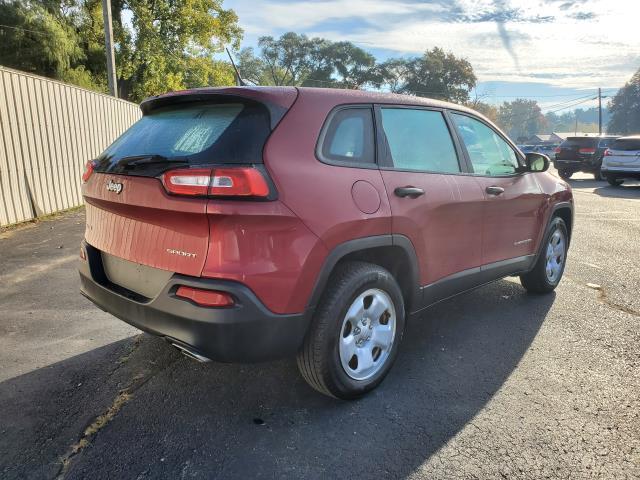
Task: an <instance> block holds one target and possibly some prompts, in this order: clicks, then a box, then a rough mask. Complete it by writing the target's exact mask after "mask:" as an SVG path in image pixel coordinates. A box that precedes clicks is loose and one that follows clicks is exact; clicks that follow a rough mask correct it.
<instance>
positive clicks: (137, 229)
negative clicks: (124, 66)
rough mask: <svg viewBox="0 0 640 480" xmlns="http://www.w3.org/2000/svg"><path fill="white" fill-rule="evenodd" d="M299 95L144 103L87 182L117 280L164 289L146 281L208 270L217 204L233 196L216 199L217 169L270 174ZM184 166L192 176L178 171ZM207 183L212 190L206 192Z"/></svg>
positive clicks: (99, 240)
mask: <svg viewBox="0 0 640 480" xmlns="http://www.w3.org/2000/svg"><path fill="white" fill-rule="evenodd" d="M295 96H296V93H295V90H294V89H290V90H289V91H286V92H285V91H281V92H276V93H274V92H273V91H269V90H267V91H266V92H264V93H263V92H260V89H249V88H247V89H243V88H230V89H223V90H221V89H211V90H210V91H200V90H196V91H192V92H185V93H182V94H170V95H166V96H161V97H155V98H152V99H150V100H148V101H146V102H144V103H143V104H142V107H141V108H142V110H143V113H144V115H143V117H142V119H141V120H139V121H138V122H137V123H135V124H134V125H133V126H132V127H131V128H130V129H129V130H127V131H126V132H125V133H124V134H123V135H122V136H121V137H120V138H118V139H117V140H116V141H115V142H114V143H113V144H112V145H111V146H110V147H109V148H107V150H105V151H104V153H102V154H101V155H100V156H99V157H98V158H97V159H96V160H94V161H93V162H91V163H90V164H88V166H87V167H88V169H89V172H88V174H87V173H85V180H86V182H85V183H84V184H83V195H84V198H85V201H86V203H87V220H86V221H87V225H86V233H85V239H86V241H87V242H88V243H89V244H90V245H91V246H93V247H95V248H96V249H98V250H100V251H101V252H102V253H101V254H102V257H103V264H104V267H105V273H107V275H108V276H109V279H110V280H111V281H112V282H113V283H117V284H119V285H122V286H125V287H126V288H129V289H130V290H133V291H138V292H139V293H142V294H144V295H145V296H150V295H149V292H150V290H153V289H154V288H156V287H157V286H155V285H151V284H150V285H147V287H148V288H147V287H145V286H143V285H142V283H143V279H144V278H145V277H149V276H152V275H157V276H159V277H163V276H166V272H176V273H181V274H184V275H191V276H199V275H200V274H201V272H202V268H203V266H204V264H205V261H206V255H207V250H208V246H209V235H210V226H209V219H208V217H207V213H206V212H207V204H208V203H209V202H213V201H224V200H221V199H219V198H216V199H213V198H212V195H211V192H212V191H213V190H215V189H214V188H213V183H209V182H210V180H209V179H211V182H213V179H214V177H213V176H211V177H210V176H209V174H210V172H213V171H222V170H224V171H227V172H232V173H231V174H230V175H231V177H233V172H235V171H240V170H242V171H244V170H254V169H259V170H260V171H261V172H263V176H264V177H267V176H266V172H264V169H263V166H262V149H263V147H264V144H265V142H266V140H267V138H268V136H269V135H270V133H271V131H272V128H273V127H274V126H275V125H276V124H277V122H278V121H279V120H280V119H281V118H282V116H283V115H284V113H285V112H286V110H287V109H288V107H290V106H291V104H292V103H293V101H294V100H295ZM260 97H263V98H260ZM259 99H260V100H259ZM225 169H226V170H225ZM91 170H92V172H91ZM176 170H178V173H180V172H184V171H187V172H189V175H192V176H185V174H183V175H182V176H180V177H173V176H172V175H173V174H175V173H176ZM203 172H205V173H206V176H204V177H203V175H204V174H203ZM250 173H251V172H250ZM211 175H213V174H211ZM203 178H204V180H202V179H203ZM216 178H218V180H217V181H221V182H222V183H220V184H219V185H218V186H217V187H216V188H217V190H225V189H224V188H223V187H228V186H229V185H226V184H225V183H224V182H229V181H231V180H230V179H229V177H228V176H224V177H216ZM267 178H268V177H267ZM167 179H169V180H167ZM220 179H222V180H220ZM200 181H203V182H207V183H206V185H204V186H202V185H200V184H199V183H198V182H200ZM167 182H172V183H171V185H169V184H168V183H167ZM181 182H186V183H181ZM190 182H191V183H190ZM184 188H186V190H184V191H183V189H184ZM198 188H204V190H203V191H202V192H201V194H200V193H199V192H198V190H196V189H198ZM189 189H191V190H189ZM227 190H229V191H230V190H231V189H227ZM227 190H225V192H226V191H227ZM218 196H219V195H218ZM264 199H267V198H264ZM264 199H263V200H264ZM145 267H149V268H145ZM169 275H170V274H169ZM114 276H116V277H122V278H113V277H114ZM136 278H138V280H136ZM162 281H164V280H163V279H162V278H161V280H159V283H162ZM136 283H140V288H135V285H133V284H136ZM147 283H149V282H148V281H147ZM151 283H153V282H151ZM141 290H144V292H142V291H141Z"/></svg>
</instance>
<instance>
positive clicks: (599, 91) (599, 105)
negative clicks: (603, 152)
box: [598, 88, 602, 135]
mask: <svg viewBox="0 0 640 480" xmlns="http://www.w3.org/2000/svg"><path fill="white" fill-rule="evenodd" d="M598 135H602V88H598Z"/></svg>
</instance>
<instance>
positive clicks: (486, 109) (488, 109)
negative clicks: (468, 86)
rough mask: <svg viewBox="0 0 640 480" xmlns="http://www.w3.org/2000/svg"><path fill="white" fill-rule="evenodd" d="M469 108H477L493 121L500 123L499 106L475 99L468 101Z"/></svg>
mask: <svg viewBox="0 0 640 480" xmlns="http://www.w3.org/2000/svg"><path fill="white" fill-rule="evenodd" d="M467 106H468V107H469V108H473V109H474V110H477V111H478V112H480V113H481V114H483V115H484V116H485V117H487V118H488V119H489V120H491V121H492V122H493V123H498V107H496V106H495V105H491V104H489V103H485V102H482V101H474V102H469V103H467Z"/></svg>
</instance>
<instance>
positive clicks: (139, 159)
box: [116, 155, 189, 168]
mask: <svg viewBox="0 0 640 480" xmlns="http://www.w3.org/2000/svg"><path fill="white" fill-rule="evenodd" d="M168 163H170V164H176V163H179V164H183V165H188V164H189V161H188V160H185V159H180V158H168V157H165V156H164V155H131V156H129V157H123V158H121V159H120V160H118V162H117V163H116V166H117V167H122V168H136V167H138V166H141V165H154V164H168Z"/></svg>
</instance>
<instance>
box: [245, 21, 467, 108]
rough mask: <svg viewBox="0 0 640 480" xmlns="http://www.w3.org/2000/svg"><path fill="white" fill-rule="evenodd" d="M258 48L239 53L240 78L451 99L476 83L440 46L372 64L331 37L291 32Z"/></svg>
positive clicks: (364, 54) (266, 39)
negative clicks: (407, 57)
mask: <svg viewBox="0 0 640 480" xmlns="http://www.w3.org/2000/svg"><path fill="white" fill-rule="evenodd" d="M258 46H259V52H258V53H257V54H256V52H255V51H254V50H253V49H252V48H245V49H243V50H242V51H241V52H240V56H239V62H238V64H239V68H240V72H241V73H242V75H243V77H244V78H245V79H246V80H248V81H250V82H252V83H255V84H260V85H304V86H315V87H334V88H354V89H362V88H366V87H376V88H382V89H385V90H390V91H391V92H395V93H406V94H409V95H418V96H429V97H432V98H441V99H444V100H451V101H456V102H464V101H466V100H467V99H468V98H469V91H470V90H471V89H472V88H473V87H474V86H475V84H476V77H475V75H474V73H473V68H472V67H471V64H470V63H469V62H468V61H467V60H464V59H459V58H457V57H455V56H454V55H453V54H451V53H447V52H445V51H444V50H442V49H440V48H434V49H433V50H430V51H427V52H425V54H424V55H423V56H421V57H415V58H411V59H403V58H393V59H389V60H387V61H385V62H383V63H381V64H376V59H375V57H374V56H373V55H371V54H370V53H368V52H366V51H365V50H363V49H362V48H360V47H358V46H356V45H354V44H353V43H351V42H331V41H329V40H326V39H323V38H309V37H307V36H306V35H298V34H296V33H294V32H289V33H285V34H284V35H282V36H281V37H280V38H277V39H275V38H273V37H262V38H260V40H259V44H258Z"/></svg>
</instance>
